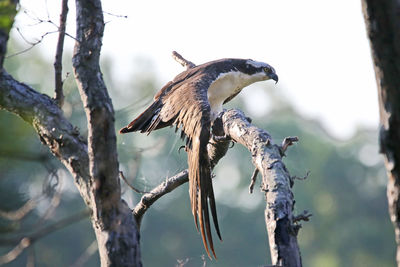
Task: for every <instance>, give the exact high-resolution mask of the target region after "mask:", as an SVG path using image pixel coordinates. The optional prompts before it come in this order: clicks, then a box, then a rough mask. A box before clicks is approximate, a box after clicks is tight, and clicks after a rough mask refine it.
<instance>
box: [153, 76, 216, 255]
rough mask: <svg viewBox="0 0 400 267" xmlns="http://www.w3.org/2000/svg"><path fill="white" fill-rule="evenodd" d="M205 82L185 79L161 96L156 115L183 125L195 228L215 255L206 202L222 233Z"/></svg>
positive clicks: (198, 79) (206, 84)
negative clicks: (158, 111)
mask: <svg viewBox="0 0 400 267" xmlns="http://www.w3.org/2000/svg"><path fill="white" fill-rule="evenodd" d="M208 86H209V84H208V83H207V82H204V80H202V79H201V77H197V78H196V79H195V80H192V81H190V80H188V81H187V82H186V83H184V84H183V85H182V86H180V87H179V88H177V89H175V90H174V91H171V92H169V93H167V94H166V95H165V96H164V97H163V104H164V105H163V107H162V108H161V110H160V113H159V115H160V118H161V121H170V120H171V119H174V122H173V123H174V124H176V125H177V127H179V126H180V127H182V131H183V132H184V133H185V135H186V136H187V138H188V139H189V140H188V142H187V143H188V147H187V149H188V166H189V195H190V202H191V206H192V213H193V216H194V220H195V223H196V227H197V229H199V225H198V221H199V224H200V232H201V236H202V239H203V244H204V247H205V249H206V251H207V254H208V256H209V257H210V252H209V248H208V245H209V246H210V248H211V251H212V253H213V255H214V257H215V258H216V256H215V251H214V245H213V240H212V236H211V229H210V216H209V210H208V207H209V205H210V209H211V214H212V216H213V221H214V225H215V229H216V231H217V234H218V236H219V238H220V239H221V234H220V231H219V226H218V219H217V211H216V206H215V199H214V192H213V187H212V178H211V167H210V161H209V158H208V153H207V144H208V141H209V138H210V127H211V118H210V110H211V109H210V104H209V103H208V98H207V90H208ZM206 236H207V238H206ZM207 240H208V242H207Z"/></svg>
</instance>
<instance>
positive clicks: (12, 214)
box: [0, 198, 38, 221]
mask: <svg viewBox="0 0 400 267" xmlns="http://www.w3.org/2000/svg"><path fill="white" fill-rule="evenodd" d="M37 202H38V200H37V198H32V199H30V200H28V201H27V202H26V203H25V204H24V205H23V206H22V207H20V208H19V209H17V210H13V211H3V210H0V217H2V218H5V219H7V220H10V221H19V220H21V219H22V218H24V217H25V216H26V215H27V214H28V213H29V212H30V211H31V210H33V209H34V208H35V207H36V205H37Z"/></svg>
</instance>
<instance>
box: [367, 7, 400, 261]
mask: <svg viewBox="0 0 400 267" xmlns="http://www.w3.org/2000/svg"><path fill="white" fill-rule="evenodd" d="M362 4H363V13H364V18H365V23H366V26H367V31H368V37H369V39H370V44H371V51H372V58H373V60H374V69H375V77H376V80H377V84H378V95H379V111H380V113H379V114H380V122H381V126H380V129H379V143H380V151H381V153H382V154H383V155H384V157H385V166H386V170H387V174H388V177H389V180H388V185H387V197H388V202H389V213H390V219H391V220H392V222H393V225H394V229H395V238H396V242H397V265H398V266H400V142H399V140H400V91H399V90H400V13H399V10H400V2H399V1H395V0H384V1H379V2H378V1H370V0H363V1H362Z"/></svg>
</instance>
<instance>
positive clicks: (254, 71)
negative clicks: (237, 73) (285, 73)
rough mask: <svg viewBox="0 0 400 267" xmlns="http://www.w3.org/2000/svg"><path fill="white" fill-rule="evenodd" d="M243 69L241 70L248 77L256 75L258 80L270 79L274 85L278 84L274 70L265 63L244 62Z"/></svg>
mask: <svg viewBox="0 0 400 267" xmlns="http://www.w3.org/2000/svg"><path fill="white" fill-rule="evenodd" d="M244 67H245V69H244V70H242V71H243V72H245V73H248V74H250V75H256V76H258V77H259V79H260V80H264V81H265V80H269V79H272V80H274V81H275V83H277V82H278V75H276V73H275V69H274V68H273V67H272V66H270V65H269V64H267V63H264V62H259V61H254V60H252V59H248V60H246V63H245V66H244Z"/></svg>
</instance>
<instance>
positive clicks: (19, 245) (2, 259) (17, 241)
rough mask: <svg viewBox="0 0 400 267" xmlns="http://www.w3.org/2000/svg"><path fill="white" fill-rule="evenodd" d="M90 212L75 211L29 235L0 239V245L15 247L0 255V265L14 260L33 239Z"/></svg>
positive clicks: (86, 215) (69, 223)
mask: <svg viewBox="0 0 400 267" xmlns="http://www.w3.org/2000/svg"><path fill="white" fill-rule="evenodd" d="M89 214H90V211H89V210H83V211H81V212H79V213H76V214H74V215H72V216H70V217H68V218H65V219H62V220H60V221H58V222H56V223H53V224H51V225H48V226H46V227H44V228H42V229H40V230H38V231H36V232H34V233H32V234H30V235H27V236H24V237H17V238H9V239H0V245H7V246H8V245H15V247H14V248H13V249H12V250H10V251H9V252H8V253H6V254H5V255H3V256H0V265H2V264H6V263H9V262H11V261H13V260H15V259H16V258H17V257H18V256H19V255H20V254H21V253H22V252H23V251H24V250H25V249H26V248H27V247H29V246H30V245H32V244H33V243H34V242H35V241H37V240H39V239H40V238H42V237H44V236H47V235H48V234H51V233H53V232H55V231H57V230H59V229H62V228H64V227H67V226H69V225H71V224H73V223H76V222H78V221H81V220H83V219H85V218H88V216H89Z"/></svg>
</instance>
